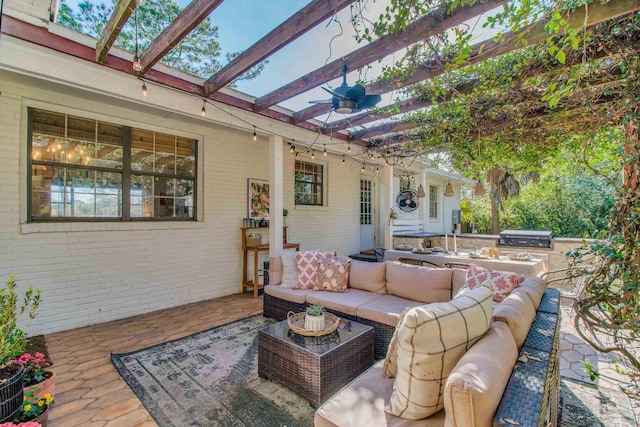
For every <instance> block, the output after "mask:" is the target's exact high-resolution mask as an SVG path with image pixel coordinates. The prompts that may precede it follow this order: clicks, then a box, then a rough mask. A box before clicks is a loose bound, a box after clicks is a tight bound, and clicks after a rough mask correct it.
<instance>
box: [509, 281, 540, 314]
mask: <svg viewBox="0 0 640 427" xmlns="http://www.w3.org/2000/svg"><path fill="white" fill-rule="evenodd" d="M546 289H547V282H545V281H544V279H541V278H539V277H530V278H528V279H527V280H525V281H524V282H522V283H520V286H518V287H517V288H515V289H514V290H513V292H516V291H517V292H524V293H526V294H527V295H528V296H529V299H530V300H531V302H532V303H533V306H534V307H535V309H536V310H537V309H538V307H540V301H542V296H543V295H544V291H545V290H546Z"/></svg>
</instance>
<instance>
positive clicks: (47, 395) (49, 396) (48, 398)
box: [44, 393, 53, 403]
mask: <svg viewBox="0 0 640 427" xmlns="http://www.w3.org/2000/svg"><path fill="white" fill-rule="evenodd" d="M44 400H46V401H47V403H51V401H52V400H53V396H51V394H49V393H46V394H45V395H44Z"/></svg>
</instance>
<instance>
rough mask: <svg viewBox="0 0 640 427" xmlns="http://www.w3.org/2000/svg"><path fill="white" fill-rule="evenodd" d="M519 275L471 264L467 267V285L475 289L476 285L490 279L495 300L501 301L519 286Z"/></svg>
mask: <svg viewBox="0 0 640 427" xmlns="http://www.w3.org/2000/svg"><path fill="white" fill-rule="evenodd" d="M518 279H519V276H518V275H517V274H512V273H500V272H498V271H492V270H487V269H486V268H482V267H478V266H477V265H475V264H471V265H470V266H469V268H467V285H468V286H469V287H470V288H471V289H473V288H475V287H476V286H478V285H480V284H481V283H484V282H486V281H489V283H490V284H491V289H493V300H494V301H497V302H500V301H502V300H503V299H505V298H506V297H507V295H509V294H510V293H511V291H512V290H514V289H515V288H517V287H518V284H519V283H520V282H519V280H518Z"/></svg>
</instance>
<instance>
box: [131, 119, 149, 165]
mask: <svg viewBox="0 0 640 427" xmlns="http://www.w3.org/2000/svg"><path fill="white" fill-rule="evenodd" d="M131 170H132V171H144V172H151V171H153V132H151V131H146V130H141V129H131Z"/></svg>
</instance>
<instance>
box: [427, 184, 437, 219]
mask: <svg viewBox="0 0 640 427" xmlns="http://www.w3.org/2000/svg"><path fill="white" fill-rule="evenodd" d="M429 218H431V219H438V186H437V185H430V186H429Z"/></svg>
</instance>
